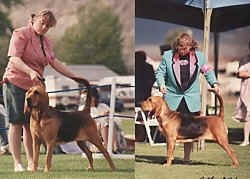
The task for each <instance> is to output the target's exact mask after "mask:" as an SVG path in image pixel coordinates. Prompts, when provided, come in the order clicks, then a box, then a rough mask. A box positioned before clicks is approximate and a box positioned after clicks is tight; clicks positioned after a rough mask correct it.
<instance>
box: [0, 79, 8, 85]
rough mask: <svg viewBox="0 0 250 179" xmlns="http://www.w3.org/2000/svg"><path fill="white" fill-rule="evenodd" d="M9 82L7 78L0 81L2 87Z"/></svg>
mask: <svg viewBox="0 0 250 179" xmlns="http://www.w3.org/2000/svg"><path fill="white" fill-rule="evenodd" d="M7 81H8V80H7V78H4V79H3V80H2V81H0V86H2V85H3V84H4V83H6V82H7Z"/></svg>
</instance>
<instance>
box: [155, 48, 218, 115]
mask: <svg viewBox="0 0 250 179" xmlns="http://www.w3.org/2000/svg"><path fill="white" fill-rule="evenodd" d="M200 73H203V74H204V76H205V78H206V80H207V82H208V83H209V84H210V86H212V85H213V84H214V83H217V80H216V77H215V74H214V71H213V70H212V68H211V67H210V66H209V65H208V64H206V59H205V56H204V54H203V53H202V52H200V51H195V52H192V53H191V55H190V80H189V86H188V88H187V89H182V88H181V84H180V60H179V58H178V57H177V58H176V57H175V56H174V53H173V50H169V51H166V52H165V53H164V54H163V58H162V61H161V64H160V65H159V67H158V69H157V70H156V74H155V75H156V82H157V84H158V86H159V87H160V86H163V85H165V86H166V89H167V92H166V94H165V96H164V98H165V101H166V102H167V103H168V105H169V107H170V109H171V110H176V109H177V108H178V106H179V104H180V102H181V100H182V98H184V99H185V101H186V103H187V106H188V109H189V111H190V112H198V111H200V109H201V97H200V96H201V94H200V78H199V76H200Z"/></svg>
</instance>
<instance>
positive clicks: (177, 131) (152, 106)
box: [141, 89, 239, 168]
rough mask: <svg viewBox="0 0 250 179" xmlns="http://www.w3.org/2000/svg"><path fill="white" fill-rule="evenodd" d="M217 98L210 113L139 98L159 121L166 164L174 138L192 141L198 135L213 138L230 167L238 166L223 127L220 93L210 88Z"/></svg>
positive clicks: (143, 107)
mask: <svg viewBox="0 0 250 179" xmlns="http://www.w3.org/2000/svg"><path fill="white" fill-rule="evenodd" d="M210 91H212V92H214V93H215V95H216V96H217V97H218V99H219V102H220V113H219V115H218V116H217V115H213V116H196V117H193V116H189V115H184V114H181V113H179V112H175V111H172V110H170V109H169V107H168V105H167V104H166V102H165V101H164V99H163V98H162V97H159V96H152V97H149V98H148V99H147V100H146V101H144V102H142V104H141V107H142V109H143V110H144V111H149V112H151V113H152V114H153V115H155V116H156V118H157V120H158V122H159V130H160V131H161V132H162V133H163V135H164V136H165V137H166V140H167V143H168V145H167V155H168V158H167V164H166V165H167V166H170V165H171V163H172V160H173V159H174V154H173V153H174V148H175V143H176V142H192V141H194V140H199V139H209V140H215V141H216V142H217V143H218V144H219V145H220V146H221V147H222V148H223V149H224V150H225V151H226V152H227V154H228V155H229V157H230V158H231V160H232V167H233V168H237V167H238V166H239V162H238V159H237V157H236V155H235V153H234V151H233V150H232V148H231V147H230V145H229V144H228V136H227V127H226V125H225V123H224V106H223V100H222V97H221V96H220V95H219V94H218V93H217V92H216V91H215V90H213V89H210Z"/></svg>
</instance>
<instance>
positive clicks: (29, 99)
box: [26, 98, 32, 106]
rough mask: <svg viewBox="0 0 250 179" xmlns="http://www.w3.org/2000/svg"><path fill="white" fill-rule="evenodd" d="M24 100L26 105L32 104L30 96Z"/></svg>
mask: <svg viewBox="0 0 250 179" xmlns="http://www.w3.org/2000/svg"><path fill="white" fill-rule="evenodd" d="M26 101H27V104H28V106H31V104H32V101H31V98H27V99H26Z"/></svg>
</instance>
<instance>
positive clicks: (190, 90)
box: [156, 33, 219, 162]
mask: <svg viewBox="0 0 250 179" xmlns="http://www.w3.org/2000/svg"><path fill="white" fill-rule="evenodd" d="M197 48H198V43H197V42H196V41H195V40H194V39H193V38H192V36H191V35H189V34H187V33H181V34H180V35H179V36H178V37H177V38H176V40H175V42H174V44H173V48H172V50H168V51H165V52H164V54H163V56H162V61H161V64H160V65H159V67H158V69H157V71H156V81H157V84H158V86H159V88H160V91H161V92H162V93H163V95H164V98H165V100H166V102H167V103H168V105H169V108H170V109H171V110H174V111H178V112H181V113H187V114H191V115H199V114H200V109H201V99H200V80H199V75H200V73H203V74H204V76H205V78H206V80H207V82H208V83H209V84H210V86H212V87H214V88H216V90H217V91H219V88H218V82H217V80H216V77H215V74H214V71H213V70H212V68H211V67H210V66H209V65H208V64H207V63H206V59H205V56H204V54H203V53H202V52H200V51H197V50H196V49H197ZM191 149H192V143H185V144H184V162H189V161H190V153H191Z"/></svg>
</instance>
